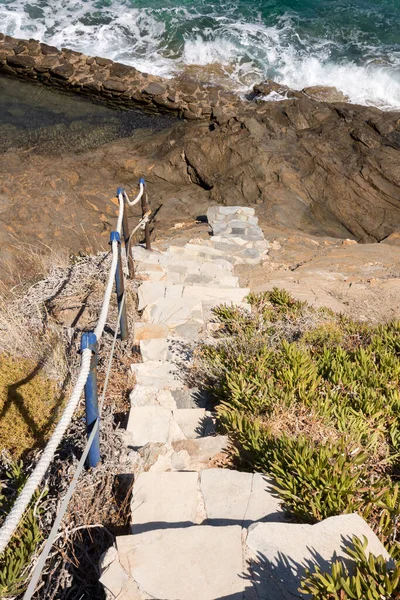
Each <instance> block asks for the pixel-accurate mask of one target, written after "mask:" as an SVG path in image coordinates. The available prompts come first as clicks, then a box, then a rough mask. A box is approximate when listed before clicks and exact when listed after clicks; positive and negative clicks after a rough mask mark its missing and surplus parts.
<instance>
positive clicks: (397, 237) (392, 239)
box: [381, 231, 400, 246]
mask: <svg viewBox="0 0 400 600" xmlns="http://www.w3.org/2000/svg"><path fill="white" fill-rule="evenodd" d="M381 244H390V245H392V246H400V231H395V232H394V233H392V234H390V235H388V237H387V238H385V239H384V240H382V241H381Z"/></svg>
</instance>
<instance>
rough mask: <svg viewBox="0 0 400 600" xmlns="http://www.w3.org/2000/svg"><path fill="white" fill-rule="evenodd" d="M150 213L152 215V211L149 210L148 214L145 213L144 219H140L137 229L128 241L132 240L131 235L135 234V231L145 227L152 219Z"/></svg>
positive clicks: (135, 230) (132, 232)
mask: <svg viewBox="0 0 400 600" xmlns="http://www.w3.org/2000/svg"><path fill="white" fill-rule="evenodd" d="M150 215H151V212H148V213H147V214H145V215H144V217H143V219H141V220H140V221H139V223H138V224H137V225H136V227H135V229H134V230H133V231H131V233H130V235H129V238H128V243H129V242H130V241H131V237H132V236H133V234H134V233H136V232H137V230H138V229H144V227H145V225H146V223H148V222H149V220H150Z"/></svg>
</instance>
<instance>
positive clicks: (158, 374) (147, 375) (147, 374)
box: [131, 360, 184, 390]
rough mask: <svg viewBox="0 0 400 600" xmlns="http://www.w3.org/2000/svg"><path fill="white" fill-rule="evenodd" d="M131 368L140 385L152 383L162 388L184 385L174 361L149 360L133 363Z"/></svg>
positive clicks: (178, 387)
mask: <svg viewBox="0 0 400 600" xmlns="http://www.w3.org/2000/svg"><path fill="white" fill-rule="evenodd" d="M131 370H132V373H133V374H134V375H135V377H136V383H138V384H139V385H152V386H155V387H157V388H159V389H160V390H166V389H181V388H183V387H184V386H183V383H182V381H181V380H180V378H179V374H178V368H177V366H176V365H175V364H174V363H172V362H168V361H158V360H148V361H146V362H145V363H135V364H133V365H131Z"/></svg>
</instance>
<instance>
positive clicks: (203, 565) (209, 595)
mask: <svg viewBox="0 0 400 600" xmlns="http://www.w3.org/2000/svg"><path fill="white" fill-rule="evenodd" d="M116 544H117V550H118V555H119V561H120V563H121V565H122V566H123V568H124V569H125V571H126V572H127V573H128V574H129V575H130V576H131V577H132V579H133V580H134V581H135V582H136V583H137V585H138V587H139V589H140V590H141V591H142V592H144V593H145V594H147V595H149V596H151V597H152V598H158V599H161V598H162V600H178V599H179V600H217V599H220V600H222V599H223V598H226V599H228V598H229V599H230V600H241V598H242V594H243V593H244V589H245V585H246V581H245V579H244V578H243V567H242V541H241V528H240V527H237V526H231V527H223V528H215V527H208V526H201V525H194V526H192V527H186V528H178V529H177V528H174V529H162V530H154V531H148V532H145V533H140V534H137V535H132V536H122V537H118V538H117V540H116Z"/></svg>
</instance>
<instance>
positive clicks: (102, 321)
mask: <svg viewBox="0 0 400 600" xmlns="http://www.w3.org/2000/svg"><path fill="white" fill-rule="evenodd" d="M111 250H112V260H111V267H110V272H109V274H108V281H107V287H106V291H105V292H104V298H103V305H102V307H101V311H100V316H99V321H98V323H97V325H96V329H95V330H94V334H95V336H96V338H97V341H99V339H100V338H101V336H102V335H103V331H104V327H105V325H106V322H107V315H108V307H109V305H110V299H111V294H112V291H113V286H114V278H115V272H116V270H117V266H118V242H117V240H114V241H113V242H112V243H111Z"/></svg>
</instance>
